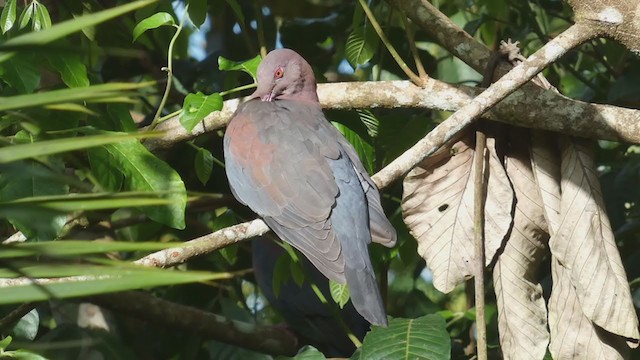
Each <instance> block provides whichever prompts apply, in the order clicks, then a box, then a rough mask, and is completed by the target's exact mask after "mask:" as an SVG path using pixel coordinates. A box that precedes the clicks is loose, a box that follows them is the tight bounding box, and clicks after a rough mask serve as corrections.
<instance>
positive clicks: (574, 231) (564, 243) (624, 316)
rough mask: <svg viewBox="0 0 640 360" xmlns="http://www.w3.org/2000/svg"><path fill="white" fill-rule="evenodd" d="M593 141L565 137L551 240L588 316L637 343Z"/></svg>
mask: <svg viewBox="0 0 640 360" xmlns="http://www.w3.org/2000/svg"><path fill="white" fill-rule="evenodd" d="M590 144H591V143H589V142H587V141H585V140H579V139H575V138H573V139H569V138H566V139H565V141H563V144H562V164H561V171H562V182H561V191H562V198H561V203H560V210H561V222H560V226H559V228H558V232H557V234H556V235H555V236H552V237H551V240H550V242H549V245H550V248H551V252H552V254H553V256H554V257H555V258H556V259H557V260H558V263H559V264H560V266H562V267H564V268H565V269H566V270H567V272H568V273H569V276H570V279H571V284H572V285H573V287H574V289H575V293H576V296H577V299H578V301H579V303H580V307H581V309H582V312H583V313H584V314H585V316H586V317H587V318H588V319H589V320H591V321H592V322H593V323H595V324H596V325H598V326H600V327H602V328H603V329H605V330H606V331H609V332H611V333H613V334H618V335H620V336H623V337H626V338H627V339H628V340H629V345H630V346H634V347H635V346H637V345H638V338H639V334H638V318H637V316H636V312H635V309H634V306H633V302H632V299H631V292H630V290H629V284H628V282H627V277H626V274H625V271H624V268H623V266H622V261H621V259H620V254H619V252H618V249H617V247H616V243H615V239H614V236H613V232H612V231H611V226H610V224H609V220H608V218H607V215H606V212H605V209H604V204H603V199H602V193H601V190H600V184H599V182H598V177H597V174H596V172H595V166H594V163H593V156H592V153H591V147H590V146H589V145H590ZM554 291H556V290H555V289H554Z"/></svg>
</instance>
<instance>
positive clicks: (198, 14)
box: [189, 0, 207, 28]
mask: <svg viewBox="0 0 640 360" xmlns="http://www.w3.org/2000/svg"><path fill="white" fill-rule="evenodd" d="M189 19H191V22H192V23H193V26H195V27H196V28H200V26H201V25H202V24H204V21H205V20H206V19H207V0H189Z"/></svg>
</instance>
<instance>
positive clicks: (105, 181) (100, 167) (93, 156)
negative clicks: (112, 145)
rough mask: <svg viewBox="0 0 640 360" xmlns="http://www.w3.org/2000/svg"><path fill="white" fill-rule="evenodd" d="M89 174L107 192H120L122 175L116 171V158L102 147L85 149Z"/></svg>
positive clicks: (122, 180) (122, 181)
mask: <svg viewBox="0 0 640 360" xmlns="http://www.w3.org/2000/svg"><path fill="white" fill-rule="evenodd" d="M87 155H88V157H89V164H90V165H91V173H92V174H93V175H94V176H95V178H96V180H97V181H98V183H99V184H100V185H101V186H102V188H103V189H105V190H107V191H120V189H121V188H122V184H123V183H124V174H123V173H122V171H120V170H119V169H118V164H117V161H116V158H115V157H114V156H113V155H112V154H111V153H110V152H109V151H107V149H105V148H104V147H97V148H92V149H87Z"/></svg>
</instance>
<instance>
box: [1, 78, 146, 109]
mask: <svg viewBox="0 0 640 360" xmlns="http://www.w3.org/2000/svg"><path fill="white" fill-rule="evenodd" d="M152 84H153V82H144V83H137V84H136V83H108V84H100V85H93V86H87V87H83V88H72V89H62V90H51V91H46V92H42V93H37V94H27V95H17V96H7V97H0V111H7V110H15V109H24V108H28V107H34V106H43V105H51V104H61V103H67V102H73V101H90V100H94V99H107V98H112V97H116V96H122V95H123V92H125V91H130V90H137V89H141V88H144V87H147V86H150V85H152Z"/></svg>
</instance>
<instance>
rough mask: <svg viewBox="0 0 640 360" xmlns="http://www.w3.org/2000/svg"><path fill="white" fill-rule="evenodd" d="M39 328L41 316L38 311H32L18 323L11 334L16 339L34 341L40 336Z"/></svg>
mask: <svg viewBox="0 0 640 360" xmlns="http://www.w3.org/2000/svg"><path fill="white" fill-rule="evenodd" d="M38 326H40V315H38V311H37V310H36V309H32V310H31V311H29V312H28V313H27V314H26V315H25V316H23V317H22V318H21V319H20V320H19V321H18V323H17V324H16V325H15V326H14V327H13V329H12V330H11V333H12V334H13V336H15V338H16V339H22V340H28V341H33V339H35V338H36V335H38Z"/></svg>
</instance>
